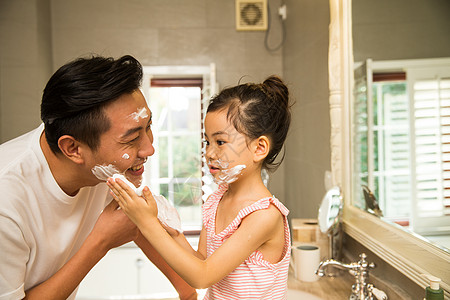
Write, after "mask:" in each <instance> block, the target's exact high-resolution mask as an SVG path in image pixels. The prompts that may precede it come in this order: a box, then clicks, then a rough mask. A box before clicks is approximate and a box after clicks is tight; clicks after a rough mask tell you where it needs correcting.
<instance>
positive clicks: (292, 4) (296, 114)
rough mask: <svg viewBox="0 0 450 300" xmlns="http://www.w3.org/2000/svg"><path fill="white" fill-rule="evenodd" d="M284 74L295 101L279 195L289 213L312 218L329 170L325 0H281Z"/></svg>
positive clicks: (298, 216)
mask: <svg viewBox="0 0 450 300" xmlns="http://www.w3.org/2000/svg"><path fill="white" fill-rule="evenodd" d="M285 2H286V5H287V7H288V18H287V22H286V27H287V40H286V45H285V47H284V53H283V71H284V78H285V79H286V80H287V81H288V82H290V84H291V86H292V88H291V93H292V96H293V98H294V100H295V101H296V103H295V105H294V106H293V122H292V125H291V126H292V127H291V132H290V134H289V138H288V142H287V145H286V161H285V189H286V190H285V198H286V199H287V206H288V207H289V209H290V210H291V214H290V218H316V217H317V213H318V209H319V206H320V202H321V201H322V197H323V196H324V195H325V192H326V191H325V184H324V177H325V171H327V170H330V156H331V151H330V116H329V104H328V25H329V23H330V13H329V7H328V5H329V3H328V1H317V0H302V1H297V0H287V1H285Z"/></svg>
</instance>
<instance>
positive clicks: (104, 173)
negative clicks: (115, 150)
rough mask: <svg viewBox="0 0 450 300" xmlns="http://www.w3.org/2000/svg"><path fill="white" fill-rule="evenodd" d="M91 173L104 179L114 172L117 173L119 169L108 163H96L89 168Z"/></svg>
mask: <svg viewBox="0 0 450 300" xmlns="http://www.w3.org/2000/svg"><path fill="white" fill-rule="evenodd" d="M91 171H92V174H94V175H95V177H97V178H98V179H100V180H103V181H106V180H108V178H109V177H112V176H113V175H114V174H119V173H120V171H119V170H118V169H117V168H116V167H115V166H114V165H112V164H109V165H96V166H95V167H93V168H92V169H91Z"/></svg>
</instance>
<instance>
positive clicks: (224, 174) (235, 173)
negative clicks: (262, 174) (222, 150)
mask: <svg viewBox="0 0 450 300" xmlns="http://www.w3.org/2000/svg"><path fill="white" fill-rule="evenodd" d="M215 162H216V163H217V165H218V166H220V167H221V168H225V169H222V170H221V171H220V172H219V174H218V175H217V176H214V177H213V178H214V181H215V182H216V183H217V184H219V185H221V184H230V183H232V182H235V181H236V180H237V179H238V177H239V175H240V174H241V173H242V170H244V169H245V168H246V166H245V165H237V166H234V167H232V168H229V169H226V168H228V166H229V165H230V164H229V163H228V162H224V161H222V160H220V159H218V160H216V161H215Z"/></svg>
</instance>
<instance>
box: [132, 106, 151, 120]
mask: <svg viewBox="0 0 450 300" xmlns="http://www.w3.org/2000/svg"><path fill="white" fill-rule="evenodd" d="M130 117H131V118H132V119H133V120H135V121H136V122H139V118H142V119H143V118H147V117H148V114H147V109H146V108H145V107H142V108H139V109H138V111H137V112H134V113H132V114H131V115H130Z"/></svg>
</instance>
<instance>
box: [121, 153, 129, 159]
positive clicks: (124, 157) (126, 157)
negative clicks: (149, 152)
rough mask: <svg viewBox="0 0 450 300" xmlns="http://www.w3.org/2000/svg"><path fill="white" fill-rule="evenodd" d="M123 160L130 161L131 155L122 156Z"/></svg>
mask: <svg viewBox="0 0 450 300" xmlns="http://www.w3.org/2000/svg"><path fill="white" fill-rule="evenodd" d="M122 158H123V159H130V155H128V153H124V154H123V155H122Z"/></svg>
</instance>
